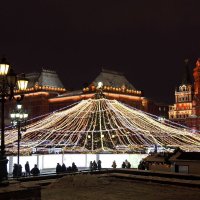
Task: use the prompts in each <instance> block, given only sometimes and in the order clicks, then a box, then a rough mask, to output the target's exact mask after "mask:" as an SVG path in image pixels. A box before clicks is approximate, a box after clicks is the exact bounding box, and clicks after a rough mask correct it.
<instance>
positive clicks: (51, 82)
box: [6, 69, 168, 124]
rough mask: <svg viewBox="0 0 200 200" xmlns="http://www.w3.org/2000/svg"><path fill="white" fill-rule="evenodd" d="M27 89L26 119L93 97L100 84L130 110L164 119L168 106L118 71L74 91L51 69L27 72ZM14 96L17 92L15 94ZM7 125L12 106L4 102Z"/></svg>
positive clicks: (101, 76)
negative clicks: (157, 100) (141, 111)
mask: <svg viewBox="0 0 200 200" xmlns="http://www.w3.org/2000/svg"><path fill="white" fill-rule="evenodd" d="M26 77H27V78H28V79H29V84H28V88H27V90H26V91H25V92H24V100H23V106H24V108H25V109H26V110H27V111H28V113H29V118H31V119H32V118H35V117H38V116H41V115H45V114H47V113H50V112H53V111H55V110H58V109H61V108H63V107H66V106H69V105H72V104H76V103H77V102H79V101H81V100H84V99H88V98H94V97H95V94H96V90H97V86H98V83H99V82H102V84H103V88H102V89H103V93H104V95H105V97H106V98H108V99H116V100H118V101H120V102H122V103H125V104H127V105H130V106H131V107H134V108H137V109H139V110H143V111H145V112H149V113H152V114H155V115H159V116H162V117H166V116H167V114H168V105H165V104H160V103H159V104H158V103H155V102H154V101H153V100H150V99H148V98H146V97H144V96H143V93H142V92H141V91H140V90H137V89H136V88H135V87H134V86H133V85H132V84H131V83H130V82H129V81H128V80H127V79H126V77H125V76H124V75H123V74H122V73H119V72H116V71H110V70H105V69H102V71H101V72H100V74H99V75H98V76H97V77H96V78H95V79H94V81H93V82H92V83H90V84H89V85H87V86H85V87H84V88H81V89H80V90H76V91H67V90H66V89H65V87H64V86H63V84H62V82H61V81H60V79H59V77H58V75H57V73H56V72H55V71H50V70H44V69H43V70H42V71H41V72H40V73H30V74H27V75H26ZM83 81H84V80H83ZM15 94H16V96H17V95H19V94H20V91H18V90H16V91H15ZM6 108H7V116H6V118H7V124H8V123H9V113H10V112H12V110H13V108H14V105H13V103H12V102H10V103H7V107H6Z"/></svg>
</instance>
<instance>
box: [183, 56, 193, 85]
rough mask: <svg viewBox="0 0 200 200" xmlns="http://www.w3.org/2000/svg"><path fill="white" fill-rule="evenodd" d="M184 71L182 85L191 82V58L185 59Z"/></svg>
mask: <svg viewBox="0 0 200 200" xmlns="http://www.w3.org/2000/svg"><path fill="white" fill-rule="evenodd" d="M184 63H185V65H184V71H183V76H182V85H188V84H191V76H190V70H189V60H188V59H185V60H184Z"/></svg>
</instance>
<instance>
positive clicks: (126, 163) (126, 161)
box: [125, 159, 128, 168]
mask: <svg viewBox="0 0 200 200" xmlns="http://www.w3.org/2000/svg"><path fill="white" fill-rule="evenodd" d="M125 165H126V166H125V167H126V168H128V167H127V166H128V160H127V159H126V160H125Z"/></svg>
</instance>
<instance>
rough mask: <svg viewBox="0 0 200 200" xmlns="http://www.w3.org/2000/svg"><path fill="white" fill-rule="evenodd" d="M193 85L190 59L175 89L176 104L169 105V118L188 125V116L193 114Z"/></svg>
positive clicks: (186, 62)
mask: <svg viewBox="0 0 200 200" xmlns="http://www.w3.org/2000/svg"><path fill="white" fill-rule="evenodd" d="M192 101H193V86H192V83H191V79H190V73H189V65H188V60H185V68H184V73H183V77H182V83H181V85H179V87H178V88H176V90H175V104H174V105H173V106H170V107H169V119H170V120H172V121H175V122H177V123H181V124H184V125H186V118H188V117H189V116H191V115H192Z"/></svg>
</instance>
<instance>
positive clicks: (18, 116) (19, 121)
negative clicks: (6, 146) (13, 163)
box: [10, 102, 28, 176]
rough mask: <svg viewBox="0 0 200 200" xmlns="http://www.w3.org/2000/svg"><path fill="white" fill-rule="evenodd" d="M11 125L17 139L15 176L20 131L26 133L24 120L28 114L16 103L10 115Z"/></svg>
mask: <svg viewBox="0 0 200 200" xmlns="http://www.w3.org/2000/svg"><path fill="white" fill-rule="evenodd" d="M10 117H11V123H12V125H13V127H15V128H17V133H18V138H17V169H18V170H17V176H19V175H20V173H19V154H20V150H19V149H20V140H21V131H26V127H25V126H26V120H27V118H28V113H27V112H25V111H24V109H23V108H22V104H20V103H19V102H18V103H17V106H16V109H15V110H13V112H12V113H11V114H10Z"/></svg>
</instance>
